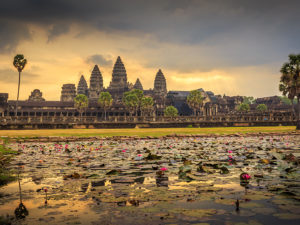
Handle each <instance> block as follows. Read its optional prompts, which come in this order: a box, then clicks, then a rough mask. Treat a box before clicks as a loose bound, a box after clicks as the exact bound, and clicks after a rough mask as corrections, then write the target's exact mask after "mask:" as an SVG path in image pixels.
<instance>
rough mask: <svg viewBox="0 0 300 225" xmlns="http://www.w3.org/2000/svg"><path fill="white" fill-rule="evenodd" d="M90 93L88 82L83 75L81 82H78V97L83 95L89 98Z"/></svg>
mask: <svg viewBox="0 0 300 225" xmlns="http://www.w3.org/2000/svg"><path fill="white" fill-rule="evenodd" d="M88 91H89V89H88V85H87V82H86V80H85V78H84V76H83V75H81V77H80V80H79V82H78V86H77V94H78V95H79V94H83V95H86V96H88Z"/></svg>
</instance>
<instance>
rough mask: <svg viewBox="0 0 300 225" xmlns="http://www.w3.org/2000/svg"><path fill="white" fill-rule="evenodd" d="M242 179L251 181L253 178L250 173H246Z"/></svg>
mask: <svg viewBox="0 0 300 225" xmlns="http://www.w3.org/2000/svg"><path fill="white" fill-rule="evenodd" d="M242 178H243V179H244V180H250V179H251V176H250V175H249V174H248V173H245V174H243V175H242Z"/></svg>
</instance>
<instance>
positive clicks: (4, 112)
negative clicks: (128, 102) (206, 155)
mask: <svg viewBox="0 0 300 225" xmlns="http://www.w3.org/2000/svg"><path fill="white" fill-rule="evenodd" d="M132 89H140V90H143V92H144V95H145V96H151V97H152V98H153V99H154V110H153V116H155V115H156V116H161V115H163V110H164V109H165V108H166V106H168V105H173V106H175V107H176V108H177V109H178V111H179V115H181V116H190V115H192V110H191V109H190V108H189V106H188V105H187V103H186V99H187V96H188V95H189V91H167V80H166V78H165V76H164V74H163V72H162V70H161V69H159V70H158V72H157V73H156V76H155V78H154V85H153V89H149V90H144V89H143V85H142V82H141V80H140V79H139V78H137V79H136V82H135V84H131V83H129V82H128V80H127V72H126V69H125V66H124V64H123V62H122V60H121V58H120V57H118V58H117V60H116V62H115V64H114V67H113V71H112V80H111V82H110V84H109V86H108V87H107V88H105V87H104V86H103V77H102V74H101V71H100V69H99V67H98V66H97V65H95V66H94V68H93V70H92V73H91V76H90V79H89V85H88V82H87V81H86V79H85V77H84V76H83V75H82V76H81V77H80V80H79V82H78V85H77V88H76V85H75V84H63V86H62V89H61V98H60V101H46V100H45V99H44V98H43V96H42V92H41V91H40V90H39V89H35V90H33V91H32V92H31V95H30V96H29V98H28V100H26V101H19V104H18V111H17V114H18V116H21V117H28V116H45V117H51V116H66V117H74V116H78V115H79V113H78V110H76V109H75V107H74V102H73V100H74V98H75V96H76V95H77V94H84V95H86V96H88V98H89V107H88V108H87V109H86V110H85V112H84V116H87V117H88V116H94V117H95V116H96V117H98V118H101V117H102V116H103V109H102V108H101V107H100V106H99V105H98V104H97V99H98V97H99V95H100V93H101V92H102V91H108V92H109V93H110V94H111V95H112V97H113V99H114V101H113V105H112V107H111V108H110V110H109V111H108V115H109V116H126V115H129V112H128V110H127V109H126V108H125V106H124V104H123V103H122V97H123V93H124V92H127V91H130V90H132ZM199 90H200V91H201V93H202V96H203V97H204V100H203V108H202V110H201V112H200V113H201V115H203V116H214V115H219V114H232V113H234V112H235V111H236V107H237V106H238V105H239V104H241V103H242V102H243V97H242V96H231V97H230V96H225V95H223V96H221V95H215V94H214V93H213V92H211V91H204V90H203V89H202V88H200V89H199ZM257 101H258V102H259V103H265V104H267V106H268V108H269V109H272V110H273V111H276V110H279V111H282V110H283V111H290V110H291V107H290V106H288V105H285V104H283V103H282V102H281V100H280V98H279V97H277V96H274V97H268V98H260V99H257ZM15 107H16V101H15V100H8V94H7V93H2V94H0V116H2V117H4V116H15ZM253 107H255V106H253Z"/></svg>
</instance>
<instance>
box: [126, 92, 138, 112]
mask: <svg viewBox="0 0 300 225" xmlns="http://www.w3.org/2000/svg"><path fill="white" fill-rule="evenodd" d="M123 103H124V105H125V106H126V107H127V109H128V110H129V112H130V115H131V116H132V115H133V113H134V112H136V111H137V109H138V106H139V99H138V96H137V95H136V94H133V93H130V92H125V93H124V97H123Z"/></svg>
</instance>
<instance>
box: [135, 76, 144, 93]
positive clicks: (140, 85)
mask: <svg viewBox="0 0 300 225" xmlns="http://www.w3.org/2000/svg"><path fill="white" fill-rule="evenodd" d="M133 88H134V89H139V90H143V85H142V83H141V81H140V79H139V78H138V79H136V82H135V84H134V85H133Z"/></svg>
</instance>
